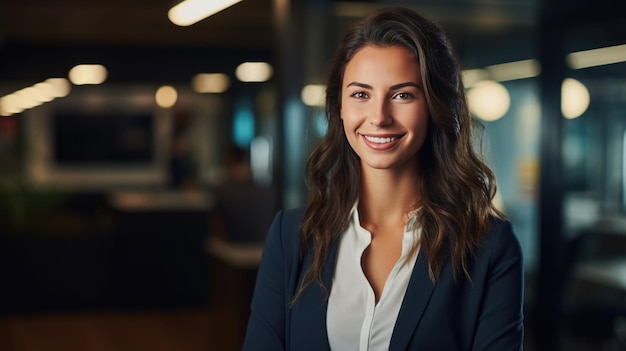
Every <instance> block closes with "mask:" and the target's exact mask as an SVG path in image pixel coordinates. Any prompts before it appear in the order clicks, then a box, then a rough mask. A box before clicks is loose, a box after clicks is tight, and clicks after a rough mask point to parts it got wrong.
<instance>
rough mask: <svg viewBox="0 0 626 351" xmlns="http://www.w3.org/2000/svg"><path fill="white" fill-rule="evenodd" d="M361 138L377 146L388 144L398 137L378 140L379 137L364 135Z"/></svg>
mask: <svg viewBox="0 0 626 351" xmlns="http://www.w3.org/2000/svg"><path fill="white" fill-rule="evenodd" d="M363 137H365V139H367V140H368V141H370V142H372V143H377V144H385V143H390V142H392V141H394V140H396V139H398V137H388V138H379V137H373V136H368V135H364V136H363Z"/></svg>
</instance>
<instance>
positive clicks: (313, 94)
mask: <svg viewBox="0 0 626 351" xmlns="http://www.w3.org/2000/svg"><path fill="white" fill-rule="evenodd" d="M300 98H302V102H304V104H305V105H307V106H318V107H322V106H324V104H325V103H326V101H325V100H326V85H324V84H309V85H306V86H305V87H304V88H302V92H301V93H300Z"/></svg>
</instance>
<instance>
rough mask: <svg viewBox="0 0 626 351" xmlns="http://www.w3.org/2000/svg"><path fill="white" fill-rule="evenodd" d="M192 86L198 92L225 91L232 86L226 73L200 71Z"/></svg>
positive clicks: (192, 81)
mask: <svg viewBox="0 0 626 351" xmlns="http://www.w3.org/2000/svg"><path fill="white" fill-rule="evenodd" d="M191 86H192V87H193V90H194V91H195V92H196V93H223V92H225V91H227V90H228V88H229V87H230V78H228V76H227V75H225V74H224V73H198V74H196V75H195V76H194V77H193V79H192V80H191Z"/></svg>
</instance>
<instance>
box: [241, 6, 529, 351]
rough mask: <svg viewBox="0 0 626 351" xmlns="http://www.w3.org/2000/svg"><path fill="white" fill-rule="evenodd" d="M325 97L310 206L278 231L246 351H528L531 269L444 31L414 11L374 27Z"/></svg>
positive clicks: (392, 13) (349, 39)
mask: <svg viewBox="0 0 626 351" xmlns="http://www.w3.org/2000/svg"><path fill="white" fill-rule="evenodd" d="M326 93H327V97H326V99H327V100H326V114H327V119H328V132H327V134H326V136H325V137H324V139H323V140H322V141H321V143H320V145H319V146H317V148H316V149H315V150H314V151H313V152H312V154H311V156H310V158H309V160H308V163H307V180H308V184H309V186H310V190H311V200H310V202H309V204H308V207H307V208H306V209H304V210H290V211H285V212H281V213H279V214H278V215H277V216H276V218H275V219H274V222H273V224H272V227H271V228H270V232H269V235H268V239H267V243H266V246H265V250H264V254H263V259H262V262H261V265H260V268H259V273H258V277H257V283H256V288H255V294H254V298H253V301H252V314H251V316H250V320H249V324H248V330H247V333H246V339H245V341H244V347H243V349H244V350H298V351H299V350H316V351H317V350H329V349H332V350H339V351H345V350H361V351H363V350H518V349H521V348H522V340H523V315H522V303H523V293H522V290H523V273H522V269H523V268H522V253H521V250H520V246H519V242H518V241H517V239H516V238H515V236H514V234H513V232H512V229H511V225H510V224H509V222H507V221H506V220H505V219H503V215H502V214H501V213H500V212H499V211H498V210H496V209H495V208H494V207H493V205H492V201H491V200H492V199H493V197H494V195H495V192H496V185H495V179H494V175H493V173H492V172H491V171H490V170H489V168H488V167H487V166H486V165H485V164H484V163H483V162H482V161H481V160H480V159H479V158H478V157H477V155H476V153H475V152H474V150H473V148H472V142H473V139H472V123H473V122H472V118H471V117H470V114H469V112H468V109H467V104H466V101H465V97H464V89H463V84H462V82H461V77H460V68H459V65H458V62H457V60H456V58H455V56H454V52H453V49H452V47H451V45H450V43H449V41H448V39H447V38H446V36H445V35H444V33H443V32H442V31H441V29H440V28H439V27H438V26H437V25H435V24H434V23H432V22H430V21H428V20H426V19H425V18H423V17H421V16H420V15H418V14H417V13H415V12H413V11H411V10H408V9H403V8H389V9H384V10H381V11H379V12H377V13H375V14H373V15H371V16H370V17H368V18H366V19H365V20H364V21H362V22H360V23H358V24H357V25H356V26H354V27H353V28H351V29H350V30H349V31H348V32H347V33H346V35H345V37H344V40H343V41H342V43H341V45H340V47H339V48H338V51H337V53H336V55H335V58H334V60H333V62H332V66H331V71H330V77H329V81H328V85H327V91H326Z"/></svg>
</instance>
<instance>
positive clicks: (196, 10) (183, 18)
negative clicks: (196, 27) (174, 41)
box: [167, 0, 241, 27]
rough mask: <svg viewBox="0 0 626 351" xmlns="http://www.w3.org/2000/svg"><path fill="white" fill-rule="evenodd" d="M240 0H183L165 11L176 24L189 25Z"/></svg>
mask: <svg viewBox="0 0 626 351" xmlns="http://www.w3.org/2000/svg"><path fill="white" fill-rule="evenodd" d="M240 1H241V0H185V1H183V2H181V3H179V4H177V5H175V6H174V7H172V8H171V9H170V10H169V12H168V13H167V17H168V18H169V19H170V21H172V23H174V24H175V25H177V26H181V27H186V26H190V25H192V24H194V23H196V22H198V21H200V20H203V19H205V18H207V17H209V16H211V15H214V14H216V13H218V12H220V11H222V10H224V9H226V8H227V7H230V6H233V5H234V4H236V3H238V2H240Z"/></svg>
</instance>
